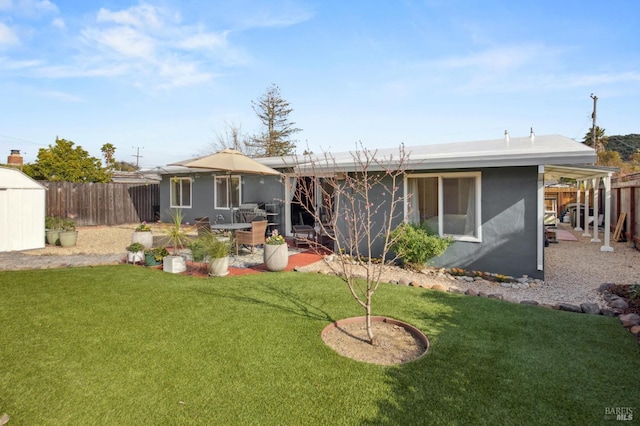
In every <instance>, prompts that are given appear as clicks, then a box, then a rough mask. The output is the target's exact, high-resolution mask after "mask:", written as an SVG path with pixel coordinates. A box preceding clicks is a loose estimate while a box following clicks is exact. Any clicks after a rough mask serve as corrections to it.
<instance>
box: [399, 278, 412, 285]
mask: <svg viewBox="0 0 640 426" xmlns="http://www.w3.org/2000/svg"><path fill="white" fill-rule="evenodd" d="M410 283H411V280H410V279H409V278H407V277H400V279H399V280H398V284H400V285H409V284H410Z"/></svg>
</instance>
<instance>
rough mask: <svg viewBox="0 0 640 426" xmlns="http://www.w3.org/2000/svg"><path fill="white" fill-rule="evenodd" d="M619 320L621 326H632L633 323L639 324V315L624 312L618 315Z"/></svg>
mask: <svg viewBox="0 0 640 426" xmlns="http://www.w3.org/2000/svg"><path fill="white" fill-rule="evenodd" d="M619 318H620V321H621V322H622V326H623V327H633V326H634V325H640V315H638V314H626V315H620V317H619Z"/></svg>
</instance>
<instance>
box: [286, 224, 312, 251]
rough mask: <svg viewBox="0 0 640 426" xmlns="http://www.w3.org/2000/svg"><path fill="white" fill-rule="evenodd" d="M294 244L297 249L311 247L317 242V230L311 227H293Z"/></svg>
mask: <svg viewBox="0 0 640 426" xmlns="http://www.w3.org/2000/svg"><path fill="white" fill-rule="evenodd" d="M292 229H293V242H294V243H295V245H296V247H299V245H300V244H306V245H308V246H309V247H311V245H312V244H313V243H314V242H315V241H316V230H315V229H313V227H312V226H309V225H293V227H292Z"/></svg>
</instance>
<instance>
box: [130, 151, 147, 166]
mask: <svg viewBox="0 0 640 426" xmlns="http://www.w3.org/2000/svg"><path fill="white" fill-rule="evenodd" d="M131 148H136V147H135V146H132V147H131ZM142 149H144V147H142ZM133 156H134V157H136V170H140V159H141V158H142V155H140V147H137V149H136V153H135V154H133Z"/></svg>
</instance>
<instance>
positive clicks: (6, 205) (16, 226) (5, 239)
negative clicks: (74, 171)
mask: <svg viewBox="0 0 640 426" xmlns="http://www.w3.org/2000/svg"><path fill="white" fill-rule="evenodd" d="M45 191H46V188H45V187H44V186H42V185H40V184H39V183H38V182H36V181H35V180H33V179H31V178H30V177H29V176H27V175H25V174H24V173H22V172H21V171H20V170H17V169H11V168H6V167H0V252H4V251H17V250H29V249H37V248H43V247H44V216H45V202H46V193H45Z"/></svg>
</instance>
